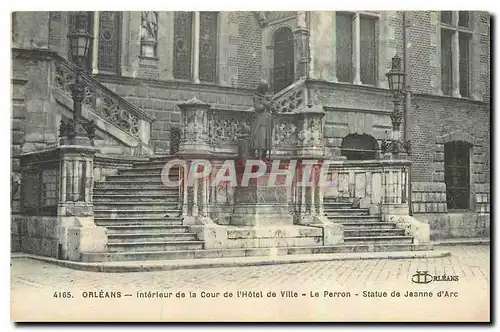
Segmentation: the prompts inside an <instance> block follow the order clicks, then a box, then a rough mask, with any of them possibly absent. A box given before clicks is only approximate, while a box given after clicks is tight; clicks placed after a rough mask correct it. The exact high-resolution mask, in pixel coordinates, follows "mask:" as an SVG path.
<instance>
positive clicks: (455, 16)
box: [439, 11, 474, 99]
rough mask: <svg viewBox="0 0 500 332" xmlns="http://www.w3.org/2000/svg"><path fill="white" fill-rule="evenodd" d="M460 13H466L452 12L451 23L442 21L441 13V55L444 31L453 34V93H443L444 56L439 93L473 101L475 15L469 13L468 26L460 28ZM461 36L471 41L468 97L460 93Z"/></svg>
mask: <svg viewBox="0 0 500 332" xmlns="http://www.w3.org/2000/svg"><path fill="white" fill-rule="evenodd" d="M460 12H464V11H451V23H450V24H448V23H444V22H442V21H441V13H442V11H439V39H440V42H439V52H440V55H441V54H442V51H443V50H442V47H441V46H442V45H441V37H442V35H443V30H445V31H448V32H450V34H451V57H452V77H451V80H450V81H451V91H450V94H445V93H444V92H443V71H442V56H440V59H439V66H440V70H439V76H440V79H439V92H440V94H442V95H445V96H450V97H456V98H464V99H473V96H474V92H473V91H474V90H473V77H472V74H473V70H474V68H473V66H474V63H473V61H472V59H473V46H472V44H473V40H474V27H473V21H474V14H473V12H472V11H467V12H468V14H469V19H468V26H467V27H464V26H460V25H458V22H459V14H460ZM460 34H464V35H466V36H467V38H468V40H469V45H468V54H469V56H468V61H467V63H468V73H467V91H468V93H467V96H462V95H461V93H460V89H461V75H460V62H461V61H460V59H461V56H460V55H461V54H460V45H459V39H460ZM453 59H458V61H456V60H453Z"/></svg>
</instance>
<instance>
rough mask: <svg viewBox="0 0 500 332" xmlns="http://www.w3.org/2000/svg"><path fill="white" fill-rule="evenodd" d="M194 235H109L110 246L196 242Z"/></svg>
mask: <svg viewBox="0 0 500 332" xmlns="http://www.w3.org/2000/svg"><path fill="white" fill-rule="evenodd" d="M196 240H197V238H196V234H194V233H173V232H162V231H160V232H154V233H145V232H142V231H141V232H138V233H124V234H117V233H111V234H110V233H108V244H114V243H132V242H173V241H196Z"/></svg>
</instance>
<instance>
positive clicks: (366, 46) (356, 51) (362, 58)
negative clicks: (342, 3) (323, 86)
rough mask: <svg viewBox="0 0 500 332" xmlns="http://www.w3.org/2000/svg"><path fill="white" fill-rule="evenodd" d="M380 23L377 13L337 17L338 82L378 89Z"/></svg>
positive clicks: (338, 15)
mask: <svg viewBox="0 0 500 332" xmlns="http://www.w3.org/2000/svg"><path fill="white" fill-rule="evenodd" d="M377 20H378V14H375V13H365V12H363V13H345V12H338V13H337V14H336V58H337V60H336V65H337V80H338V81H339V82H346V83H354V84H358V83H362V84H368V85H376V77H377V74H376V73H377V43H376V40H377V29H378V26H377ZM357 31H359V35H358V34H357Z"/></svg>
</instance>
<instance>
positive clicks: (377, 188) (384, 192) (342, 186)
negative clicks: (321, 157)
mask: <svg viewBox="0 0 500 332" xmlns="http://www.w3.org/2000/svg"><path fill="white" fill-rule="evenodd" d="M327 163H328V169H327V174H328V177H327V181H328V184H329V185H327V186H324V195H325V196H330V197H336V198H338V199H339V200H345V201H353V202H355V201H358V200H362V201H363V204H365V205H378V204H408V187H409V177H408V172H409V167H410V162H409V161H405V160H366V161H363V160H359V161H357V160H356V161H343V160H338V161H337V160H335V161H328V162H327ZM323 167H326V164H324V165H323Z"/></svg>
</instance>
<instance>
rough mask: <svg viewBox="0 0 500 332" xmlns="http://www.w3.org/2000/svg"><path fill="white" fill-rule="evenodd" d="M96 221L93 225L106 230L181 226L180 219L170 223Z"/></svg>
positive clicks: (147, 220) (116, 220)
mask: <svg viewBox="0 0 500 332" xmlns="http://www.w3.org/2000/svg"><path fill="white" fill-rule="evenodd" d="M95 220H97V221H96V222H95V224H96V225H97V226H103V227H106V228H109V227H113V226H117V227H123V226H137V227H139V226H149V227H160V228H161V227H169V226H183V223H182V219H181V218H180V217H178V218H176V219H172V220H171V221H157V220H158V219H153V218H151V219H145V220H142V221H137V220H134V219H130V220H129V221H126V220H123V219H112V218H109V219H95Z"/></svg>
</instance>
